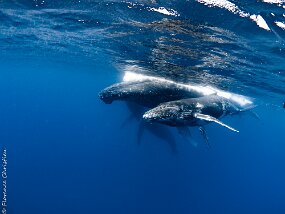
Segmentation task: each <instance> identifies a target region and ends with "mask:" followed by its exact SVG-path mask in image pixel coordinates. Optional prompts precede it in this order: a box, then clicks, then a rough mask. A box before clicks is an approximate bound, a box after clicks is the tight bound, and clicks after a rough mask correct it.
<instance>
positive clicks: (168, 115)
mask: <svg viewBox="0 0 285 214" xmlns="http://www.w3.org/2000/svg"><path fill="white" fill-rule="evenodd" d="M253 107H254V106H253V105H247V106H241V105H239V104H238V103H235V102H233V101H232V100H230V99H227V98H224V97H221V96H217V95H208V96H204V97H199V98H190V99H182V100H178V101H171V102H166V103H162V104H160V105H158V106H157V107H155V108H153V109H151V110H149V111H147V112H146V113H145V114H144V115H143V119H144V120H146V121H149V122H157V123H161V124H166V125H169V126H177V127H179V126H199V127H202V126H204V125H206V124H207V123H209V122H214V123H217V124H219V125H221V126H224V127H226V128H228V129H230V130H232V131H235V132H239V131H238V130H236V129H234V128H232V127H231V126H229V125H227V124H225V123H223V122H222V121H220V120H219V118H222V117H223V116H226V115H233V114H237V113H239V112H243V111H246V110H249V109H251V108H253Z"/></svg>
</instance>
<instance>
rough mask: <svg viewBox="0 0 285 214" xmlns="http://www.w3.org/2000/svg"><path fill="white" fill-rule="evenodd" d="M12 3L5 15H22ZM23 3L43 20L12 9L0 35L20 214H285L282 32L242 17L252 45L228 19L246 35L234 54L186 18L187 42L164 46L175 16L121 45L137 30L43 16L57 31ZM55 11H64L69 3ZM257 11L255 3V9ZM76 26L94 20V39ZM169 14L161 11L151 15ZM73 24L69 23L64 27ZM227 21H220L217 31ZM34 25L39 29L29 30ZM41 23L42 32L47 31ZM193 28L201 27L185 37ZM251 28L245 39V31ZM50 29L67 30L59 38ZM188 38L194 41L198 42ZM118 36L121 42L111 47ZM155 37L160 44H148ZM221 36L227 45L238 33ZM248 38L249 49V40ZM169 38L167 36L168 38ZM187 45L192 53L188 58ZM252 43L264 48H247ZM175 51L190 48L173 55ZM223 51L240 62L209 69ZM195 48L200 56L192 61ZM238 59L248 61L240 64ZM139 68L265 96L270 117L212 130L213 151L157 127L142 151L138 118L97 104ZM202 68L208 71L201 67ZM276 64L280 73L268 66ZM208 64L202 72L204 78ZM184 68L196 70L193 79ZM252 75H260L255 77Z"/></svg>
mask: <svg viewBox="0 0 285 214" xmlns="http://www.w3.org/2000/svg"><path fill="white" fill-rule="evenodd" d="M15 2H16V1H15ZM23 2H24V3H23ZM35 2H36V3H38V2H37V1H35ZM47 2H48V3H50V1H47ZM181 2H182V1H179V4H177V5H174V4H171V1H167V5H166V6H167V7H177V8H176V9H177V10H178V11H179V12H180V13H181V14H182V15H181V16H184V17H180V18H179V19H185V16H186V15H185V14H186V12H187V11H184V10H183V7H182V6H181V5H180V4H181ZM233 2H235V3H236V1H233ZM89 3H90V2H89ZM91 3H92V2H91ZM91 3H90V4H91ZM186 3H187V2H186ZM187 4H188V3H187ZM7 5H8V3H6V5H5V8H6V7H10V5H8V6H7ZM22 5H25V9H27V8H28V9H31V10H33V13H29V14H28V15H27V14H26V13H19V14H20V16H19V17H18V18H19V20H21V21H19V22H14V21H15V17H14V16H12V18H11V19H8V18H7V17H6V15H7V14H11V13H9V11H8V12H7V10H3V11H4V12H3V11H2V12H3V13H0V15H1V16H0V18H1V19H2V20H5V23H4V24H2V25H1V31H2V32H4V33H2V35H1V37H0V39H1V40H0V41H1V47H2V51H1V55H0V57H1V59H0V63H1V67H0V100H1V104H0V145H1V148H3V147H5V148H6V149H7V157H8V171H7V172H8V181H7V182H8V183H7V193H8V213H15V214H39V213H41V214H45V213H47V214H50V213H53V214H56V213H86V214H87V213H100V214H105V213H106V214H108V213H122V214H128V213H130V214H131V213H138V214H152V213H155V214H157V213H165V214H168V213H169V214H174V213H179V214H189V213H194V214H200V213H201V214H204V213H205V214H206V213H212V214H215V213H217V214H218V213H219V214H221V213H222V214H223V213H224V214H235V213H237V214H240V213H274V214H279V213H280V214H281V213H285V203H284V201H285V182H284V181H285V164H284V163H285V144H284V143H285V137H284V136H283V135H284V130H285V125H284V121H285V110H284V109H283V108H282V105H281V104H282V101H283V100H282V99H283V98H284V94H283V92H284V85H282V84H281V83H284V70H282V68H284V66H283V65H284V64H283V65H282V61H281V60H280V59H282V57H283V54H284V44H283V43H282V36H283V35H282V31H280V32H279V31H275V32H276V34H278V35H281V40H280V38H279V40H278V38H277V37H275V36H276V35H275V34H273V33H272V34H270V33H269V32H264V31H262V30H260V29H258V27H256V25H254V24H253V23H244V22H241V21H240V19H238V18H237V20H235V21H236V22H235V21H234V22H235V26H237V25H238V23H239V24H241V26H242V27H243V28H242V27H241V29H248V31H249V34H250V36H248V37H245V36H246V33H244V32H243V31H242V30H241V29H239V28H237V29H234V28H231V27H233V26H231V25H230V23H223V24H221V26H219V27H220V28H221V29H224V28H228V29H229V30H230V31H233V33H234V34H237V35H238V36H237V37H239V39H236V38H231V39H232V40H233V41H234V42H237V44H236V43H234V42H233V43H231V44H230V45H229V46H227V45H221V44H220V45H217V44H215V43H211V42H210V43H206V42H205V41H204V43H201V44H200V43H199V42H197V41H196V40H197V39H204V38H206V37H207V38H208V36H209V35H210V34H211V33H217V32H218V31H213V32H212V31H211V30H209V28H207V27H205V26H206V25H207V24H206V22H208V21H209V20H207V21H205V22H203V23H202V24H201V26H202V28H203V26H204V27H205V29H206V30H205V29H202V30H201V28H200V27H201V26H200V25H199V26H200V27H199V28H195V26H196V24H195V26H194V27H193V26H192V25H191V24H192V22H191V24H189V23H188V22H187V24H185V25H186V26H185V25H184V24H181V23H180V21H179V22H178V21H177V20H176V21H177V22H176V21H175V24H174V26H179V27H180V28H181V29H180V30H181V31H180V30H179V29H176V30H175V33H176V34H177V38H175V39H170V40H169V41H166V43H165V44H164V45H165V46H160V45H161V44H163V42H164V41H165V40H163V39H165V38H166V40H167V38H168V36H169V34H171V32H170V33H169V32H168V31H166V30H165V26H168V27H171V26H172V25H171V23H172V22H169V20H167V21H166V24H165V23H164V24H162V25H160V24H159V25H158V26H154V27H153V28H155V29H154V30H149V29H148V28H147V27H146V29H144V32H143V36H141V37H140V35H136V36H132V35H133V34H131V33H130V34H129V35H128V36H126V37H124V38H119V37H116V36H117V35H118V34H120V33H122V32H125V31H128V32H135V31H136V30H137V28H136V27H137V26H136V25H133V24H130V26H128V24H126V23H124V24H121V25H120V24H119V25H118V23H116V25H115V27H113V28H111V29H110V31H108V30H109V27H110V25H111V24H110V23H112V19H113V18H114V17H110V16H107V15H106V17H104V16H103V18H102V16H101V15H102V13H103V12H102V11H104V10H98V11H100V16H98V17H93V16H89V15H90V14H89V15H88V14H87V15H86V14H85V13H84V14H81V13H79V17H75V18H74V16H73V15H70V14H66V13H65V12H66V11H65V12H62V13H61V12H60V13H59V14H61V16H59V15H58V14H56V15H54V14H53V13H56V12H54V11H47V13H48V14H49V15H51V17H48V18H47V17H43V19H47V20H48V19H52V20H53V21H54V23H56V26H51V28H52V30H51V31H45V30H47V25H46V24H47V23H48V22H47V21H40V18H39V17H40V16H41V15H39V16H38V15H35V16H34V14H35V11H34V10H37V8H36V6H35V4H34V3H26V2H25V1H18V4H17V7H22ZM88 5H89V4H88ZM91 5H94V4H91ZM48 6H49V7H51V8H54V7H59V8H62V7H64V6H63V5H61V4H59V5H48ZM69 6H70V5H68V7H69ZM89 6H90V5H89ZM157 6H158V5H155V7H157ZM192 6H193V5H192ZM82 7H83V9H84V6H81V7H79V8H76V10H82ZM86 7H87V6H86ZM102 7H103V6H102V5H101V6H100V8H101V9H102ZM247 7H248V8H250V5H245V6H244V8H247ZM94 8H95V7H94ZM94 8H92V9H94ZM103 8H104V7H103ZM108 8H109V9H110V7H108ZM122 8H123V9H122ZM125 8H126V7H125V6H124V4H123V3H122V5H120V4H119V5H116V8H115V9H116V10H115V9H114V8H113V9H114V11H119V12H120V15H122V14H126V11H124V10H125ZM142 8H143V9H144V8H145V7H142ZM201 8H203V9H205V11H206V12H207V11H208V10H209V12H210V11H211V12H213V11H212V10H210V9H209V8H204V7H202V5H200V4H198V3H197V5H196V12H195V14H196V15H197V16H198V14H199V13H198V12H197V10H198V9H201ZM49 9H50V8H49ZM69 9H70V8H69ZM73 9H74V8H73ZM85 9H86V8H85ZM95 9H98V8H95ZM95 9H94V10H95ZM111 9H112V8H111ZM111 9H110V10H111ZM135 9H137V10H138V11H139V9H141V8H135ZM143 9H142V11H143ZM110 10H109V11H110ZM217 10H218V11H219V10H220V9H217ZM214 11H215V10H214ZM22 12H23V11H22ZM206 12H205V13H206ZM44 13H45V12H44ZM93 13H94V11H93V12H92V13H91V14H93ZM98 13H99V12H98ZM109 13H111V12H109ZM132 13H134V14H132ZM136 13H137V11H132V10H131V11H130V12H129V14H128V15H129V16H130V17H131V18H132V19H133V18H134V17H135V15H136ZM142 13H143V12H142ZM146 13H147V14H148V13H149V11H148V12H146ZM213 13H214V12H213ZM3 14H4V15H3ZM21 14H22V15H21ZM209 14H210V13H209ZM268 14H270V13H269V12H268ZM268 14H267V15H268ZM53 15H54V17H53ZM77 15H78V14H77ZM85 15H86V16H85ZM212 15H213V14H212ZM227 15H228V16H233V14H227V13H226V12H224V14H223V16H227ZM23 16H27V17H30V16H31V17H32V18H35V19H33V20H34V21H35V22H36V23H38V25H37V24H36V25H35V26H30V25H31V23H32V21H31V20H30V19H29V18H23ZM82 16H83V17H82ZM264 16H265V17H268V16H266V15H264ZM55 17H56V18H55ZM143 17H145V16H144V15H142V17H138V19H140V20H139V22H140V23H144V22H148V20H144V18H143ZM72 18H74V19H80V20H81V18H82V19H90V20H91V21H90V22H87V24H88V23H89V24H90V25H92V27H90V26H89V25H87V26H84V27H86V29H87V30H88V29H90V28H92V30H94V31H92V34H90V35H89V34H88V33H87V31H84V30H83V31H79V32H77V33H78V34H79V35H78V34H76V30H74V29H78V27H80V26H81V25H79V24H78V23H77V22H76V24H74V26H73V25H70V23H71V22H73V21H74V19H72ZM162 18H164V17H161V16H160V14H154V15H153V17H152V18H149V19H154V20H156V19H157V20H161V19H162ZM199 18H200V19H201V17H199ZM145 19H146V18H145ZM174 19H176V18H174ZM190 19H191V17H190ZM197 19H198V18H197ZM205 19H207V18H205ZM221 19H223V18H221ZM16 20H18V19H16ZM62 20H64V21H62ZM126 20H127V18H126ZM135 21H138V20H135ZM149 21H150V22H151V21H153V20H149ZM164 21H165V20H164ZM197 21H199V20H195V23H196V22H197ZM26 22H27V23H26ZM64 22H67V23H69V24H66V25H64V24H63V25H61V24H62V23H64ZM217 23H219V20H218V18H217V19H216V20H214V22H213V23H212V25H218V24H217ZM17 24H18V27H19V29H18V31H17V32H18V33H16V34H17V35H16V36H15V37H13V35H12V34H13V32H14V33H15V32H16V31H13V30H12V31H10V30H11V28H8V27H7V26H11V25H12V26H14V27H15V26H16V27H17ZM25 25H29V26H28V27H27V26H26V28H25ZM97 25H100V26H99V27H98V26H97ZM138 25H139V24H138ZM212 25H211V27H213V26H212ZM37 26H40V27H39V28H38V30H37V29H36V27H37ZM94 26H95V27H94ZM253 26H255V27H256V28H253ZM68 27H70V28H68ZM89 27H90V28H89ZM139 27H140V28H143V25H142V24H141V26H139ZM172 27H173V26H172ZM25 29H26V30H25ZM31 29H36V30H35V31H32V30H31ZM185 29H188V30H189V31H187V32H186V33H185V31H184V30H185ZM81 30H82V29H81ZM200 30H201V31H202V33H201V32H200ZM239 30H240V31H241V32H237V31H239ZM102 31H104V32H103V33H102ZM106 31H107V33H106ZM45 32H48V33H50V32H53V33H55V32H57V33H58V34H53V36H47V35H46V34H45ZM82 32H83V34H81V33H82ZM88 32H89V31H88ZM225 32H228V31H225ZM9 33H10V34H9ZM84 33H85V34H84ZM187 33H188V34H191V36H192V37H191V38H188V37H187V35H188V34H187ZM199 33H201V34H199ZM107 34H108V35H116V36H114V37H113V38H112V39H110V37H109V36H106V35H107ZM198 34H199V35H198ZM254 34H258V36H256V37H254V36H253V35H254ZM145 35H149V37H147V39H144V38H146V37H145ZM34 36H35V37H34ZM81 36H82V40H80V38H81ZM104 36H106V38H104V39H102V37H104ZM215 36H217V35H216V34H215ZM219 36H221V35H218V36H217V37H219ZM221 37H222V38H223V39H225V40H227V39H229V38H230V37H231V35H222V36H221ZM67 38H68V39H67ZM240 38H244V40H246V41H242V42H241V40H242V39H240ZM252 38H253V39H252ZM272 38H274V41H275V42H274V43H272V46H271V43H269V42H268V43H266V44H264V43H263V44H262V45H261V47H259V44H260V43H258V42H260V41H265V40H266V41H269V39H272ZM276 38H277V39H276ZM92 39H94V40H92ZM159 39H162V40H161V41H160V42H157V40H159ZM176 39H177V40H179V41H181V44H180V45H181V46H183V48H186V49H181V50H180V49H179V47H177V44H176V43H175V42H177V40H176ZM251 39H252V40H251ZM137 41H142V43H143V42H145V43H144V44H141V43H139V44H138V43H136V42H137ZM154 41H155V42H154ZM172 42H173V43H172ZM192 42H193V43H192ZM243 42H244V43H247V45H244V44H243ZM241 43H242V44H241ZM126 44H127V45H126ZM248 44H251V45H252V48H249V49H243V48H244V47H248ZM136 45H137V46H136ZM211 45H213V46H211ZM215 45H217V47H215ZM243 45H244V46H243ZM168 46H170V48H169V49H168V48H167V47H168ZM173 47H176V49H175V50H176V51H178V52H175V53H174V54H173V53H172V52H171V50H173ZM191 47H192V48H193V49H192V48H191ZM199 47H200V48H201V49H199ZM211 49H213V50H214V54H215V53H216V56H220V55H219V54H221V55H223V52H227V53H229V55H230V56H232V57H228V58H226V60H232V61H230V62H229V64H231V63H232V65H231V66H227V65H225V63H224V62H220V61H217V62H215V63H213V64H209V63H210V62H213V61H212V60H214V59H216V58H215V57H213V59H211V60H209V61H207V59H208V58H209V57H212V56H213V54H211V55H207V52H209V51H210V50H211ZM199 50H201V51H199ZM202 50H205V53H204V52H203V51H202ZM232 50H234V51H232ZM187 51H189V55H185V53H186V52H187ZM191 51H194V52H195V51H196V53H195V54H192V52H191ZM215 51H216V52H215ZM155 53H158V54H157V55H156V54H155ZM163 53H164V54H165V55H163ZM259 53H260V54H259ZM187 54H188V52H187ZM199 54H200V55H199ZM231 54H232V55H231ZM195 56H198V58H199V59H197V58H195ZM223 56H224V55H223ZM187 57H189V58H187ZM222 58H223V57H222ZM237 58H238V60H237V61H238V62H240V64H238V63H237V61H235V60H236V59H237ZM164 59H165V61H163V60H164ZM128 60H130V61H131V62H129V61H128ZM203 60H204V61H203ZM247 60H248V61H247ZM268 60H269V62H270V63H268V64H266V63H265V62H268ZM162 61H163V62H162ZM128 63H131V65H133V63H135V64H138V65H139V66H140V67H145V68H146V69H145V70H146V71H145V72H146V73H147V74H148V75H153V74H156V76H163V77H171V78H174V79H175V78H177V80H179V81H182V82H183V81H185V79H186V80H189V78H188V77H189V76H191V77H193V78H194V79H193V80H194V82H201V80H203V81H206V82H207V83H208V79H205V78H210V80H211V81H210V83H211V84H217V87H220V88H223V89H225V90H227V89H228V90H230V91H233V92H236V93H241V94H243V95H247V96H250V97H255V98H256V102H257V104H258V107H257V108H256V109H255V112H256V113H257V114H258V115H259V116H260V118H261V119H260V120H257V119H256V118H254V117H251V115H250V114H241V115H236V116H233V117H228V118H225V119H224V120H223V121H225V122H226V123H227V124H230V125H231V126H233V127H235V128H237V129H238V130H239V131H240V133H233V132H230V131H229V130H227V129H225V128H223V127H220V126H218V125H215V124H209V125H207V126H206V130H207V133H208V137H209V140H210V145H211V148H210V149H209V148H208V147H207V146H206V145H205V143H204V141H203V138H202V137H201V136H200V135H199V132H198V130H196V129H195V128H193V129H191V131H192V135H193V139H192V140H188V141H186V140H185V139H184V138H183V137H181V136H180V135H179V134H178V133H177V131H176V129H173V128H172V129H169V132H168V135H170V136H172V137H173V139H172V141H171V142H174V141H175V146H173V144H171V145H170V143H169V141H166V140H164V139H162V138H159V137H157V136H156V135H154V134H153V133H151V132H150V131H148V130H145V132H144V133H143V135H142V138H141V142H140V144H138V129H139V121H137V120H131V121H130V122H129V123H128V124H125V125H124V126H123V127H122V124H123V123H124V121H125V120H126V119H127V118H128V117H129V111H128V109H127V107H126V106H125V104H124V103H123V102H114V103H113V104H112V105H106V104H104V103H103V102H101V101H100V99H98V96H97V94H98V92H99V91H100V90H102V89H103V88H104V87H107V86H109V85H111V84H113V83H115V82H118V81H120V80H121V79H122V75H123V72H121V67H124V66H125V64H128ZM207 63H208V64H207ZM219 63H220V64H219ZM283 63H284V62H283ZM202 64H203V66H205V67H201V65H202ZM122 65H123V66H122ZM198 65H200V66H198ZM224 65H225V66H224ZM211 66H213V67H211ZM215 66H216V67H215ZM266 66H269V68H270V69H268V70H266V69H265V68H266ZM196 67H199V68H197V69H196V70H195V69H194V68H196ZM184 68H185V70H187V72H188V73H187V74H186V72H185V74H184V73H183V71H184V70H183V69H184ZM247 69H248V70H247ZM170 70H171V71H174V73H173V72H170ZM190 70H191V71H190ZM204 70H205V72H202V71H204ZM118 71H119V72H118ZM192 71H194V73H195V74H196V72H197V73H199V74H200V73H202V75H201V76H199V75H195V74H193V73H191V72H192ZM159 72H161V73H159ZM270 72H271V73H270ZM246 74H250V75H249V76H250V78H249V76H246ZM183 75H184V76H183ZM181 76H182V77H181ZM216 76H218V77H219V78H217V79H216V78H215V77H216ZM195 78H196V79H195ZM284 101H285V100H284ZM193 144H195V145H196V144H197V146H193ZM1 197H2V195H1Z"/></svg>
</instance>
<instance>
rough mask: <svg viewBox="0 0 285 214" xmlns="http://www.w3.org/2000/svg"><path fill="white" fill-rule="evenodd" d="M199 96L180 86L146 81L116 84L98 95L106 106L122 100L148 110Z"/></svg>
mask: <svg viewBox="0 0 285 214" xmlns="http://www.w3.org/2000/svg"><path fill="white" fill-rule="evenodd" d="M201 96H203V93H201V92H199V91H195V90H191V89H189V88H187V87H186V86H184V85H182V84H177V83H174V82H161V81H159V80H147V79H146V80H142V81H127V82H121V83H117V84H114V85H111V86H110V87H107V88H105V89H104V90H102V91H101V92H100V93H99V97H100V99H101V100H103V101H104V102H105V103H107V104H110V103H112V102H113V101H115V100H122V101H131V102H135V103H137V104H139V105H142V106H144V107H148V108H153V107H155V106H157V105H159V104H160V103H163V102H167V101H173V100H180V99H185V98H190V97H192V98H194V97H201Z"/></svg>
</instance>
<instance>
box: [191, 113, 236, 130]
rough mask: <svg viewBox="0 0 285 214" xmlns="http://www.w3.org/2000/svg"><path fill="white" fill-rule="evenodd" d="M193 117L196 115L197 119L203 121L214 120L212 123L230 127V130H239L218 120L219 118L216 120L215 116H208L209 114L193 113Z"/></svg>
mask: <svg viewBox="0 0 285 214" xmlns="http://www.w3.org/2000/svg"><path fill="white" fill-rule="evenodd" d="M194 117H196V118H197V119H200V120H205V121H209V122H214V123H217V124H219V125H221V126H224V127H226V128H228V129H230V130H232V131H234V132H239V131H238V130H236V129H234V128H232V127H230V126H229V125H227V124H225V123H223V122H222V121H220V120H218V119H217V118H215V117H212V116H210V115H206V114H200V113H195V114H194Z"/></svg>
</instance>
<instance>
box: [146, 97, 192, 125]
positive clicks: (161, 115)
mask: <svg viewBox="0 0 285 214" xmlns="http://www.w3.org/2000/svg"><path fill="white" fill-rule="evenodd" d="M193 115H194V111H193V110H187V111H184V109H183V105H177V104H176V103H175V102H168V103H163V104H160V105H159V106H157V107H155V108H153V109H151V110H149V111H147V112H145V113H144V115H143V119H144V120H146V121H148V122H155V123H162V124H166V125H169V126H180V125H183V124H184V123H185V121H187V122H189V121H191V120H193V119H195V118H194V116H193Z"/></svg>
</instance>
